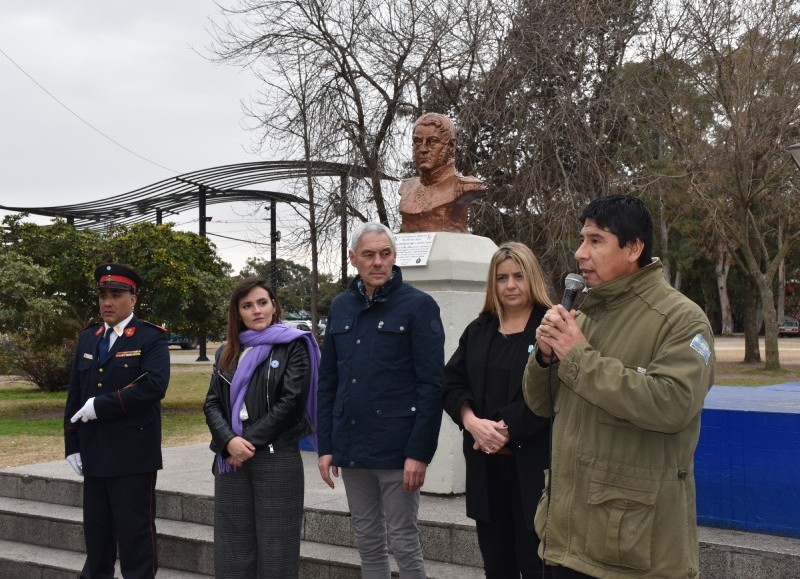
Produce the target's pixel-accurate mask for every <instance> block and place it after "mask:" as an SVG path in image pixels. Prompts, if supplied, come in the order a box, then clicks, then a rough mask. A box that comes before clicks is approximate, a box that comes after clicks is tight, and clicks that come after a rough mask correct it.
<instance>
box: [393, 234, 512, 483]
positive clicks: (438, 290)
mask: <svg viewBox="0 0 800 579" xmlns="http://www.w3.org/2000/svg"><path fill="white" fill-rule="evenodd" d="M400 235H402V234H400ZM496 250H497V245H495V243H494V242H493V241H492V240H491V239H489V238H488V237H478V236H477V235H471V234H469V233H446V232H439V233H436V237H435V238H434V241H433V246H432V247H431V253H430V256H429V257H428V264H427V265H425V266H422V267H417V266H415V267H411V266H405V267H403V281H406V282H408V283H410V284H411V285H413V286H414V287H416V288H418V289H421V290H422V291H424V292H426V293H427V294H429V295H430V296H431V297H433V299H435V300H436V303H438V304H439V309H440V310H441V313H442V323H443V324H444V331H445V343H444V356H445V362H447V360H449V359H450V356H451V355H452V354H453V352H455V350H456V348H457V347H458V339H459V338H460V337H461V334H462V333H463V331H464V328H466V327H467V324H469V323H470V322H471V321H472V320H474V319H475V318H476V317H477V316H478V312H480V310H481V308H482V307H483V302H484V299H485V297H486V276H487V274H488V272H489V262H490V261H491V259H492V255H493V254H494V252H495V251H496ZM461 440H462V438H461V431H460V430H459V429H458V427H457V426H456V425H455V424H454V423H453V421H452V420H451V419H450V417H449V416H447V415H446V414H443V415H442V429H441V432H440V434H439V447H438V449H437V451H436V455H435V456H434V457H433V462H431V464H430V465H429V466H428V470H427V473H426V475H425V484H424V485H423V487H422V491H423V492H427V493H435V494H454V493H463V492H464V491H465V490H466V473H465V465H464V453H463V451H462V449H461V446H462V443H461Z"/></svg>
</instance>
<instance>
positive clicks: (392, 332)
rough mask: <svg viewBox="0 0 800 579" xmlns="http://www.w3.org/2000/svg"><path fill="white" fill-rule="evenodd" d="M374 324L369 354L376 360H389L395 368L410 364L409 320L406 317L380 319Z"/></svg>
mask: <svg viewBox="0 0 800 579" xmlns="http://www.w3.org/2000/svg"><path fill="white" fill-rule="evenodd" d="M374 323H375V337H374V339H373V342H372V348H371V354H372V357H373V358H374V359H376V360H380V361H382V360H391V361H392V363H393V364H395V365H397V366H396V367H404V366H405V365H407V364H409V362H410V352H411V348H410V347H409V344H410V340H411V320H410V318H408V317H407V316H386V317H381V318H380V319H379V320H378V321H377V322H374Z"/></svg>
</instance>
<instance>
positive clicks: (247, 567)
mask: <svg viewBox="0 0 800 579" xmlns="http://www.w3.org/2000/svg"><path fill="white" fill-rule="evenodd" d="M304 483H305V481H304V473H303V459H302V458H301V456H300V451H299V450H297V449H291V450H277V451H275V452H270V451H269V450H267V449H259V450H257V451H256V454H255V456H253V458H251V459H250V460H248V461H246V462H245V463H244V466H242V467H240V468H238V469H236V470H235V471H232V472H227V473H225V474H217V475H216V477H215V478H214V577H216V579H272V578H274V579H286V578H289V577H295V578H296V577H298V575H299V573H300V534H301V530H302V523H303V488H304Z"/></svg>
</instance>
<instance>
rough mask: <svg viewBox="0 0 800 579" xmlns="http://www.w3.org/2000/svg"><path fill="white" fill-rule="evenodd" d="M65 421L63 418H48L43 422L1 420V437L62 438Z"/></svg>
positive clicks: (42, 420)
mask: <svg viewBox="0 0 800 579" xmlns="http://www.w3.org/2000/svg"><path fill="white" fill-rule="evenodd" d="M63 424H64V423H63V421H62V419H61V418H47V419H41V420H18V419H5V420H0V437H3V436H18V435H20V434H26V435H28V436H59V437H60V436H61V433H62V432H63V428H64V427H63Z"/></svg>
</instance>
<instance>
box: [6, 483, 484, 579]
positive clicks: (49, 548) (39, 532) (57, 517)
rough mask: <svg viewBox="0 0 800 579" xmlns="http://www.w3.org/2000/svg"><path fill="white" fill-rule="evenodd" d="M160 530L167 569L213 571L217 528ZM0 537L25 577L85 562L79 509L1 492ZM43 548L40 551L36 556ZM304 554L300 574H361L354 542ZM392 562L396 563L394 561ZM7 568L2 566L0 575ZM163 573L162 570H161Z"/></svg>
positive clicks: (441, 572) (467, 575) (468, 570)
mask: <svg viewBox="0 0 800 579" xmlns="http://www.w3.org/2000/svg"><path fill="white" fill-rule="evenodd" d="M312 519H314V517H313V516H312ZM343 520H348V521H349V517H339V516H336V515H335V514H334V513H329V514H328V515H326V516H323V517H317V518H316V521H317V522H318V523H320V524H318V525H317V526H316V530H315V531H313V532H312V533H311V534H312V535H314V536H324V533H325V530H324V529H326V528H331V527H332V526H333V527H340V528H341V527H342V521H343ZM347 524H349V522H348V523H347ZM311 526H312V527H313V526H314V525H313V524H312V525H311ZM156 529H157V531H158V548H159V563H160V565H161V566H162V567H163V568H164V569H165V570H167V569H169V571H170V572H174V573H177V572H185V573H187V574H188V575H187V577H191V576H211V575H213V569H214V542H213V541H214V531H213V527H211V526H210V525H204V524H198V523H190V522H186V521H176V520H171V519H158V520H157V521H156ZM440 534H441V533H440ZM445 535H446V534H443V535H442V536H445ZM438 540H439V541H441V540H442V538H441V537H438ZM0 541H3V544H5V543H8V544H9V545H11V546H13V548H11V547H9V549H8V550H7V552H6V550H0V553H3V555H0V561H6V562H7V563H8V566H7V567H8V569H16V568H17V567H18V566H19V565H23V564H28V563H30V565H31V566H32V568H35V569H37V570H38V571H36V573H39V574H38V575H37V574H32V575H24V576H25V577H28V576H30V577H39V576H41V577H48V578H49V577H51V576H52V577H60V576H61V574H64V573H67V575H66V576H71V577H74V576H75V573H76V571H77V570H78V569H80V567H81V566H82V565H83V554H82V552H83V530H82V512H81V508H80V507H76V506H68V505H60V504H52V503H41V502H37V501H30V500H27V499H17V498H10V497H0ZM39 552H41V555H37V553H39ZM12 555H13V556H12ZM51 555H52V557H51ZM55 555H57V556H55ZM300 557H301V569H302V573H301V576H302V577H307V578H328V577H336V578H337V579H338V578H345V577H350V576H352V577H354V578H357V577H360V567H359V558H358V552H357V551H356V549H355V548H354V547H352V546H348V545H330V544H325V543H323V542H319V541H313V540H308V539H307V538H306V539H305V540H303V542H302V544H301V549H300ZM392 564H393V565H394V562H392ZM426 564H427V566H428V575H429V577H431V578H441V579H456V578H464V579H471V578H473V577H474V578H476V579H477V578H478V577H482V576H483V572H482V570H481V569H479V568H477V567H474V566H464V565H458V564H453V563H450V562H447V563H445V562H441V561H433V560H427V561H426ZM395 571H396V568H395ZM3 572H4V571H2V570H0V577H2V573H3ZM9 572H10V571H9ZM30 572H31V573H33V571H30ZM8 576H9V577H15V576H17V575H14V574H11V575H8ZM21 576H23V575H21ZM159 576H162V574H161V573H159ZM165 576H166V575H165Z"/></svg>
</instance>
